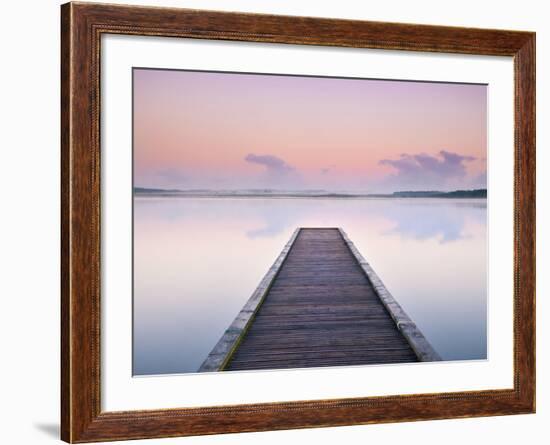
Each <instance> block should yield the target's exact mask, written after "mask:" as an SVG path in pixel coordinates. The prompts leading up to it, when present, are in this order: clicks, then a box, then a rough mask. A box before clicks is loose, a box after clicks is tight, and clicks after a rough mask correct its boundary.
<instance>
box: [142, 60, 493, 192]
mask: <svg viewBox="0 0 550 445" xmlns="http://www.w3.org/2000/svg"><path fill="white" fill-rule="evenodd" d="M133 75H134V169H135V179H134V185H135V186H138V187H160V188H179V189H192V188H209V189H242V188H274V189H281V190H296V189H325V190H334V191H342V190H350V191H364V192H391V191H396V190H427V189H439V190H450V189H460V188H480V187H485V172H486V149H487V141H486V139H487V133H486V120H487V109H486V102H487V96H486V95H487V87H486V86H485V85H471V84H444V83H428V82H404V81H383V80H366V79H336V78H325V77H295V76H275V75H256V74H227V73H205V72H191V71H169V70H149V69H134V71H133Z"/></svg>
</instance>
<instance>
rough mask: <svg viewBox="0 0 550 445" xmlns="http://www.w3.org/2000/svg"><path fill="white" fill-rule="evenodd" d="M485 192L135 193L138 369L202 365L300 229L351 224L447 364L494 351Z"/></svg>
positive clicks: (139, 372)
mask: <svg viewBox="0 0 550 445" xmlns="http://www.w3.org/2000/svg"><path fill="white" fill-rule="evenodd" d="M486 218H487V203H486V200H485V199H476V200H473V199H472V200H466V199H435V198H432V199H420V198H413V199H395V198H393V199H376V198H368V199H367V198H364V199H363V198H362V199H325V198H226V197H224V198H188V197H152V196H151V197H136V198H135V201H134V374H135V375H146V374H169V373H187V372H195V371H196V370H197V369H198V367H199V366H200V365H201V363H202V361H203V360H204V359H205V358H206V356H207V355H208V353H209V352H210V351H211V349H212V348H213V347H214V345H215V344H216V342H217V341H218V339H219V338H220V336H221V335H222V334H223V332H224V331H225V329H226V328H227V327H228V326H229V324H231V322H232V321H233V319H234V318H235V316H236V315H237V313H238V312H239V311H240V310H241V308H242V306H243V305H244V303H245V302H246V301H247V300H248V298H249V297H250V295H251V294H252V292H253V291H254V289H255V288H256V286H257V285H258V283H259V281H260V280H261V278H262V277H263V275H264V274H265V273H266V272H267V270H268V268H269V267H270V266H271V264H272V263H273V261H274V260H275V258H276V257H277V256H278V255H279V253H280V251H281V250H282V248H283V246H284V245H285V243H286V242H287V241H288V239H289V238H290V236H291V235H292V233H293V231H294V230H295V229H296V228H297V227H323V226H325V227H342V228H343V229H344V230H345V231H346V232H347V233H348V235H349V237H350V238H351V240H352V241H353V242H354V243H355V245H356V246H357V247H358V249H359V250H360V252H361V253H362V254H363V256H364V257H365V258H366V259H367V261H368V262H369V263H370V264H371V266H372V267H373V268H374V270H375V271H376V273H377V274H378V275H379V276H380V278H381V279H382V281H383V282H384V284H385V285H386V287H387V288H388V290H389V291H390V292H391V293H392V294H393V296H394V297H395V299H396V300H397V301H398V302H399V303H400V304H401V306H402V307H403V308H404V309H405V311H406V312H407V313H408V315H409V316H410V317H411V318H412V320H413V321H414V322H415V323H416V324H417V326H418V327H419V328H420V330H421V331H422V332H423V333H424V335H425V336H426V338H427V339H428V341H429V342H430V343H431V344H432V346H433V347H434V348H435V349H436V350H437V352H439V354H440V355H441V356H442V358H443V359H444V360H468V359H485V358H486V356H487V339H486V327H487V308H486V300H487V295H486V291H487V282H486V260H487V250H486V229H487V224H486Z"/></svg>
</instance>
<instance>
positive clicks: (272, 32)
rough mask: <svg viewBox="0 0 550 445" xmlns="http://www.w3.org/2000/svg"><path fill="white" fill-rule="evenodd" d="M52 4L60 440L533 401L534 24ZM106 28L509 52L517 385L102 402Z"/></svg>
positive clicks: (526, 406) (474, 411)
mask: <svg viewBox="0 0 550 445" xmlns="http://www.w3.org/2000/svg"><path fill="white" fill-rule="evenodd" d="M61 15H62V19H61V26H62V32H61V37H62V45H61V84H62V87H61V101H62V106H61V110H62V112H61V125H62V128H61V152H62V155H61V169H62V175H61V202H62V211H61V231H62V242H61V306H62V307H61V334H62V340H61V355H62V358H61V368H62V372H61V399H62V404H61V435H62V438H63V440H65V441H68V442H89V441H100V440H116V439H136V438H148V437H172V436H183V435H196V434H214V433H226V432H240V431H262V430H276V429H286V428H306V427H320V426H336V425H350V424H365V423H373V422H400V421H407V420H422V419H441V418H449V417H467V416H488V415H505V414H515V413H531V412H534V409H535V310H534V306H535V35H534V33H529V32H517V31H502V30H485V29H467V28H452V27H437V26H425V25H408V24H390V23H379V22H360V21H349V20H333V19H317V18H304V17H283V16H268V15H254V14H236V13H220V12H211V11H195V10H183V9H170V8H146V7H132V6H116V5H104V4H89V3H86V4H79V3H73V4H66V5H63V6H62V9H61ZM104 33H112V34H115V33H116V34H134V35H157V36H171V37H180V38H199V39H201V38H208V39H224V40H244V41H256V42H276V43H285V44H295V43H299V44H305V45H327V46H346V47H355V48H383V49H396V50H397V49H407V50H413V51H436V52H439V51H444V52H452V53H464V54H483V55H501V56H502V55H506V56H513V57H514V66H515V98H516V110H515V147H516V151H515V172H514V175H515V181H516V182H515V192H514V193H515V215H514V218H515V224H514V227H515V244H514V261H515V273H514V348H515V349H514V351H515V359H514V376H515V378H514V388H513V389H511V390H494V391H475V392H463V393H441V394H421V395H413V396H398V397H371V398H356V399H339V400H324V401H302V402H292V403H266V404H259V405H238V406H232V407H210V408H201V409H191V408H189V409H183V408H182V409H171V410H158V411H133V412H101V409H100V407H101V401H100V391H99V389H100V383H101V379H100V366H99V365H100V324H99V311H100V255H99V247H100V220H99V216H100V187H99V185H100V177H99V171H100V169H99V166H100V146H99V112H100V104H99V97H100V96H99V93H100V82H99V66H100V53H101V48H100V37H101V35H102V34H104ZM495 193H498V191H497V192H495ZM494 196H496V195H494ZM502 254H507V253H506V252H502ZM510 254H512V252H510ZM184 403H185V401H184V400H182V404H184Z"/></svg>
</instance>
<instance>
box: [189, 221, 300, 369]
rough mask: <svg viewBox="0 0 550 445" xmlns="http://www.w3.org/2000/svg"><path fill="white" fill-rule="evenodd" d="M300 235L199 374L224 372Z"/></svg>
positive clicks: (245, 307)
mask: <svg viewBox="0 0 550 445" xmlns="http://www.w3.org/2000/svg"><path fill="white" fill-rule="evenodd" d="M299 233H300V228H297V229H296V230H295V231H294V233H293V234H292V236H291V237H290V239H289V240H288V242H287V243H286V244H285V246H284V248H283V250H282V251H281V253H280V254H279V256H278V257H277V259H276V260H275V262H274V263H273V264H272V265H271V267H270V268H269V269H268V271H267V273H266V274H265V275H264V277H263V278H262V280H261V281H260V284H258V287H257V288H256V289H255V290H254V292H253V293H252V295H251V296H250V298H249V299H248V301H247V302H246V303H245V305H244V306H243V308H242V309H241V311H240V312H239V313H238V314H237V316H236V317H235V319H234V320H233V323H231V324H230V325H229V327H228V328H227V329H226V330H225V332H224V333H223V335H222V336H221V338H220V339H219V340H218V343H216V345H215V346H214V348H213V349H212V351H211V352H210V354H208V357H207V358H206V360H204V362H203V363H202V365H201V366H200V368H199V370H198V372H215V371H223V369H224V368H225V366H226V365H227V363H228V362H229V360H230V359H231V356H232V355H233V352H234V351H235V349H236V348H237V346H238V345H239V343H240V342H241V340H242V339H243V338H244V335H245V334H246V332H247V330H248V327H249V326H250V324H251V322H252V320H253V318H254V315H255V314H256V312H257V311H258V309H259V308H260V306H261V305H262V303H263V301H264V299H265V297H266V296H267V294H268V293H269V289H270V287H271V284H272V283H273V281H274V280H275V277H276V276H277V274H278V273H279V271H280V270H281V268H282V266H283V263H284V261H285V259H286V257H287V255H288V253H289V252H290V249H291V248H292V245H293V244H294V241H295V240H296V237H297V236H298V234H299Z"/></svg>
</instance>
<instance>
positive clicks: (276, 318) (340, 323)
mask: <svg viewBox="0 0 550 445" xmlns="http://www.w3.org/2000/svg"><path fill="white" fill-rule="evenodd" d="M283 254H284V255H283ZM281 255H283V259H282V260H281V256H280V257H279V258H278V260H277V261H276V264H277V267H276V270H273V268H272V269H270V271H269V272H268V275H269V280H268V281H269V283H266V280H265V279H264V280H262V283H261V284H260V286H259V292H255V294H254V295H255V297H253V298H251V299H253V300H254V304H253V310H250V304H247V305H246V306H245V308H247V306H248V309H247V311H245V313H246V315H247V317H246V320H244V318H243V311H241V313H240V314H239V316H237V318H236V319H235V322H234V323H233V324H232V327H233V328H232V327H230V328H229V329H228V330H227V331H226V334H224V336H223V337H222V339H220V342H218V344H217V345H216V347H215V348H214V350H213V351H212V353H211V354H210V355H209V356H208V358H207V360H206V361H205V363H204V364H203V365H202V366H201V368H200V371H201V372H203V371H216V370H230V371H232V370H245V369H246V370H253V369H279V368H304V367H321V366H343V365H361V364H382V363H407V362H414V361H419V360H438V359H439V356H438V355H437V353H436V352H435V351H434V350H433V348H431V346H430V345H429V343H427V341H426V340H425V338H424V336H423V335H422V334H421V333H420V331H419V330H418V328H416V326H415V325H414V323H412V321H411V320H410V318H408V316H406V314H405V312H404V311H403V310H402V308H401V307H400V306H399V305H398V304H397V302H396V301H395V300H394V299H393V297H391V294H389V292H388V291H387V289H386V288H385V287H384V286H383V284H382V282H381V281H380V279H379V278H378V277H377V276H376V275H375V274H374V271H372V269H371V268H370V266H368V263H367V262H366V261H365V260H364V258H363V257H362V256H361V255H360V253H359V252H358V251H357V249H356V248H355V246H354V245H353V243H351V241H350V240H349V238H348V237H347V235H346V234H345V232H344V231H343V230H341V229H337V228H326V229H325V228H323V229H320V228H319V229H317V228H316V229H313V228H307V229H306V228H302V229H299V230H297V231H296V232H295V233H294V235H293V237H292V238H291V241H289V243H287V245H286V246H285V249H284V250H283V253H281ZM258 293H259V294H261V297H258ZM243 310H244V309H243ZM234 325H236V328H235V326H234Z"/></svg>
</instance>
